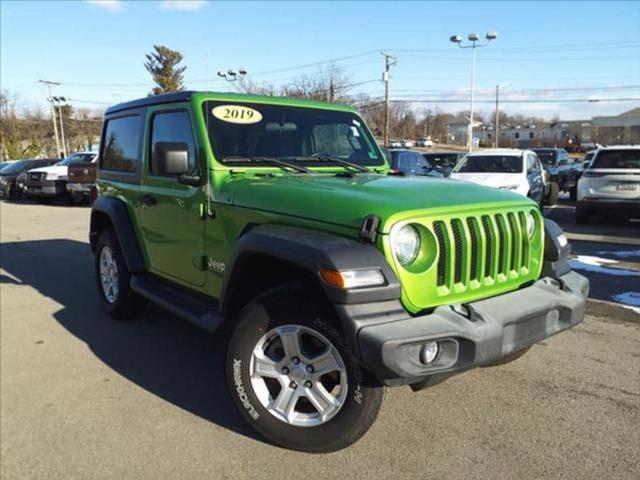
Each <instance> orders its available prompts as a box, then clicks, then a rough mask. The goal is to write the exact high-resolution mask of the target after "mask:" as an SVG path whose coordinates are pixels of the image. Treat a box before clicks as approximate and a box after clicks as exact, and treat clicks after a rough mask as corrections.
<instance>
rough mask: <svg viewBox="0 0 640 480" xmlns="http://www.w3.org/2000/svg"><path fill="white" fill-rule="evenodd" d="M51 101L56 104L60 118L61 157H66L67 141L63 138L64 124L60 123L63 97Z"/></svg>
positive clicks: (64, 99)
mask: <svg viewBox="0 0 640 480" xmlns="http://www.w3.org/2000/svg"><path fill="white" fill-rule="evenodd" d="M53 100H54V101H56V102H58V115H59V116H60V138H61V139H62V156H63V157H64V158H66V156H67V141H66V140H65V138H64V123H63V122H62V102H66V101H67V99H66V98H64V97H53Z"/></svg>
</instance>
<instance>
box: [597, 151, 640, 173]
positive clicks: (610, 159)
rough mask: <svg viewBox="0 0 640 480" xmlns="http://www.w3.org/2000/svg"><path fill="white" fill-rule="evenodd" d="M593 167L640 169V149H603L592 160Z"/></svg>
mask: <svg viewBox="0 0 640 480" xmlns="http://www.w3.org/2000/svg"><path fill="white" fill-rule="evenodd" d="M591 168H621V169H631V168H636V169H640V149H637V150H601V151H600V152H598V154H597V155H596V158H595V159H594V160H593V161H592V162H591Z"/></svg>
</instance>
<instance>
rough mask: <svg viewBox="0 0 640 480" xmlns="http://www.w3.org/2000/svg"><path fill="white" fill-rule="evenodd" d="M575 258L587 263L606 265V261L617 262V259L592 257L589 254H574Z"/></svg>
mask: <svg viewBox="0 0 640 480" xmlns="http://www.w3.org/2000/svg"><path fill="white" fill-rule="evenodd" d="M576 260H578V261H579V262H582V263H586V264H587V265H606V264H607V263H618V260H611V259H610V258H602V257H593V256H591V255H576Z"/></svg>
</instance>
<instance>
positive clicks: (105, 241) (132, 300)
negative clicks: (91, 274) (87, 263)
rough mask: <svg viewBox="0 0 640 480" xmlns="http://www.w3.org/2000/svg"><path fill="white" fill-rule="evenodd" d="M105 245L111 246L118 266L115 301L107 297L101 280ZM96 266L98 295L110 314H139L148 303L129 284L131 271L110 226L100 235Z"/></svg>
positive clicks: (114, 316) (120, 316)
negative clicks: (101, 259) (101, 262)
mask: <svg viewBox="0 0 640 480" xmlns="http://www.w3.org/2000/svg"><path fill="white" fill-rule="evenodd" d="M105 247H108V248H110V250H111V252H112V253H113V258H114V260H115V264H116V266H117V278H118V294H117V297H116V299H115V301H112V302H110V301H108V300H107V298H106V297H105V293H104V291H103V288H102V283H101V280H100V257H101V254H102V250H103V249H104V248H105ZM94 266H95V274H96V288H97V289H98V296H99V297H100V300H101V301H102V304H103V305H104V308H105V310H106V311H107V312H108V313H109V315H111V316H112V317H113V318H116V319H118V320H123V319H128V318H133V317H135V316H137V315H139V314H140V313H141V312H142V310H143V309H144V307H145V305H146V300H145V299H144V298H143V297H141V296H140V295H138V294H137V293H135V292H134V291H133V290H132V289H131V286H130V284H129V282H130V279H131V273H130V272H129V270H128V269H127V264H126V263H125V261H124V257H123V256H122V251H121V250H120V244H119V243H118V240H117V239H116V237H115V235H114V233H113V231H112V230H111V229H109V228H106V229H104V230H102V231H101V232H100V234H99V235H98V240H97V242H96V251H95V259H94Z"/></svg>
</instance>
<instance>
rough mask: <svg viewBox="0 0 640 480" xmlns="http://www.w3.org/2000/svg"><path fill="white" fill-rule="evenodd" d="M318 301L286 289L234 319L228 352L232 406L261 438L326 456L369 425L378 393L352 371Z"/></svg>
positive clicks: (306, 290) (301, 289)
mask: <svg viewBox="0 0 640 480" xmlns="http://www.w3.org/2000/svg"><path fill="white" fill-rule="evenodd" d="M333 320H334V319H333V313H332V312H331V310H330V309H329V308H327V306H326V305H325V304H324V303H323V301H322V297H321V296H320V295H319V294H317V293H315V291H314V290H313V289H312V288H311V287H309V286H304V285H287V286H283V287H278V288H276V289H274V290H271V291H269V292H267V293H265V294H264V295H262V296H260V297H258V298H256V299H255V300H254V301H252V302H251V303H250V304H249V305H247V307H245V308H244V309H243V311H242V312H241V313H240V315H239V318H238V319H237V323H236V325H235V330H234V333H233V336H232V338H231V341H230V343H229V348H228V352H227V380H228V383H229V389H230V391H231V396H232V398H233V400H234V403H235V404H236V406H237V407H238V409H239V410H240V412H241V413H242V415H243V416H244V418H245V419H246V420H247V421H248V422H249V423H250V424H251V425H252V426H253V427H254V428H255V429H256V430H257V431H258V432H260V433H261V434H262V435H263V436H264V437H266V438H267V439H268V440H270V441H272V442H273V443H275V444H278V445H281V446H283V447H287V448H292V449H296V450H303V451H307V452H330V451H334V450H339V449H341V448H344V447H346V446H348V445H351V444H352V443H354V442H355V441H357V440H358V439H359V438H360V437H362V435H364V434H365V433H366V431H367V430H368V429H369V427H370V426H371V424H372V423H373V422H374V421H375V419H376V416H377V414H378V411H379V409H380V404H381V402H382V395H383V388H382V386H380V385H379V384H378V383H377V382H376V381H375V379H374V378H373V377H372V376H371V375H370V374H369V373H368V372H366V371H364V370H362V369H361V368H359V367H358V365H357V364H356V362H355V358H354V356H353V353H352V352H351V350H350V349H349V347H348V345H347V344H346V342H345V341H344V338H343V337H342V335H341V333H340V331H339V330H338V329H337V328H336V326H335V323H334V321H333Z"/></svg>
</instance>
